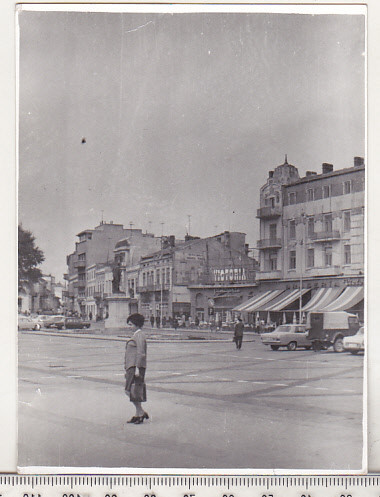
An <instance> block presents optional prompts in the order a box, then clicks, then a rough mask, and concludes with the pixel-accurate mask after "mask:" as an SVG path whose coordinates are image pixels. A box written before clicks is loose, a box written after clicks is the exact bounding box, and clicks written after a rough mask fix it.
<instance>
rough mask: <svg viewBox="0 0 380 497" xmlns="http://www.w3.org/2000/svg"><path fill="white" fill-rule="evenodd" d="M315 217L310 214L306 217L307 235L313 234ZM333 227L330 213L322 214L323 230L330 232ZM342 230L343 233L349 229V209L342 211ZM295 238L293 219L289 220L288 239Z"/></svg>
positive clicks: (294, 222)
mask: <svg viewBox="0 0 380 497" xmlns="http://www.w3.org/2000/svg"><path fill="white" fill-rule="evenodd" d="M314 228H315V218H314V217H313V216H310V217H308V218H307V235H308V236H313V235H314V233H315V231H314ZM332 229H333V218H332V214H331V213H329V214H324V216H323V231H325V232H327V233H331V232H332ZM343 231H344V232H345V233H347V232H349V231H351V211H343ZM295 238H296V221H295V220H294V219H292V220H290V221H289V239H291V240H294V239H295Z"/></svg>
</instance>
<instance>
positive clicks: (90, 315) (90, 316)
mask: <svg viewBox="0 0 380 497" xmlns="http://www.w3.org/2000/svg"><path fill="white" fill-rule="evenodd" d="M88 317H89V318H90V321H92V312H91V311H90V314H89V315H88Z"/></svg>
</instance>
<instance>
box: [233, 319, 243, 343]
mask: <svg viewBox="0 0 380 497" xmlns="http://www.w3.org/2000/svg"><path fill="white" fill-rule="evenodd" d="M243 333H244V323H243V321H242V319H241V318H238V322H237V323H236V324H235V332H234V340H235V343H236V348H237V349H238V350H240V349H241V344H242V342H243Z"/></svg>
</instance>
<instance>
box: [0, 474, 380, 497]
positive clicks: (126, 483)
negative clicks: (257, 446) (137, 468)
mask: <svg viewBox="0 0 380 497" xmlns="http://www.w3.org/2000/svg"><path fill="white" fill-rule="evenodd" d="M379 483H380V478H379V477H376V476H363V477H360V476H359V477H357V476H353V477H350V476H347V477H334V476H332V477H328V476H323V477H306V476H288V477H286V476H281V477H278V476H267V477H265V476H262V477H259V476H258V477H254V476H241V477H240V476H239V477H237V476H233V477H231V476H6V475H3V476H0V497H380V486H379Z"/></svg>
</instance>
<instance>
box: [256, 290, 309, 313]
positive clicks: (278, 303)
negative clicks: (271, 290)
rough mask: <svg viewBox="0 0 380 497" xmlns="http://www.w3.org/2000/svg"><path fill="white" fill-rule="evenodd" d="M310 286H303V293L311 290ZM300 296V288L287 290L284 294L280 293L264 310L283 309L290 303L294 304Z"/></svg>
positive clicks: (275, 310) (274, 310)
mask: <svg viewBox="0 0 380 497" xmlns="http://www.w3.org/2000/svg"><path fill="white" fill-rule="evenodd" d="M309 291H310V288H303V289H302V293H301V295H305V293H307V292H309ZM299 298H300V290H299V288H297V289H295V290H286V291H285V292H284V293H283V294H282V295H280V296H279V297H278V298H277V299H276V300H275V301H272V302H269V303H268V305H267V306H266V307H265V309H262V310H263V311H273V312H277V311H282V310H283V309H285V307H287V306H288V305H290V304H292V303H293V302H294V301H295V300H297V299H299Z"/></svg>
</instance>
